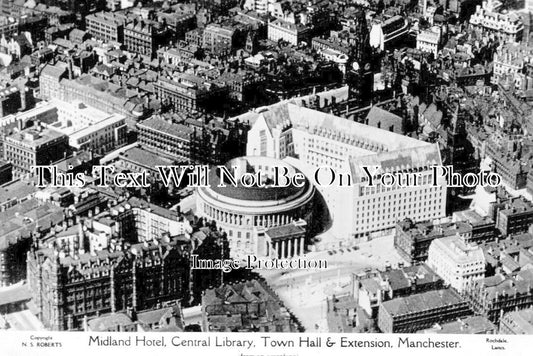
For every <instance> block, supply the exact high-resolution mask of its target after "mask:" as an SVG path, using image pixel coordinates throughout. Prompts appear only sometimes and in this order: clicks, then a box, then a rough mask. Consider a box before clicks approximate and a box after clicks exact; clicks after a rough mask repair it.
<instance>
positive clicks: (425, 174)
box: [238, 99, 446, 240]
mask: <svg viewBox="0 0 533 356" xmlns="http://www.w3.org/2000/svg"><path fill="white" fill-rule="evenodd" d="M297 101H298V99H295V100H292V101H285V102H281V103H278V104H274V105H272V106H269V107H264V108H259V109H256V110H255V111H254V112H250V113H247V114H243V115H241V117H240V118H239V117H238V118H239V119H244V120H248V121H249V122H250V123H251V124H252V128H251V130H250V131H249V133H248V144H247V155H248V156H266V157H271V158H276V159H281V160H284V161H285V162H286V163H289V164H290V165H292V166H294V167H295V168H296V169H298V170H299V171H301V172H303V173H304V174H305V175H306V176H307V177H308V179H309V180H310V181H314V179H313V177H314V175H315V172H316V171H317V169H318V168H320V167H331V168H332V169H333V170H335V172H338V173H342V174H344V176H345V177H350V180H351V182H350V184H349V185H347V184H344V185H345V186H342V187H339V186H338V185H335V184H333V185H331V186H318V185H317V186H316V188H317V191H318V192H319V193H320V194H321V195H322V197H323V199H324V201H325V203H326V205H327V209H328V211H329V219H330V221H331V229H330V230H329V231H330V232H331V233H332V234H333V235H334V236H336V237H337V238H339V239H346V240H348V239H353V238H358V239H368V238H373V237H378V236H380V235H384V234H387V233H389V232H390V231H391V229H392V228H394V226H395V224H396V222H398V221H400V220H402V219H404V218H407V217H409V218H411V219H412V220H414V221H423V220H435V219H439V218H442V217H444V216H445V206H446V182H445V180H444V179H443V178H440V177H439V178H438V184H437V186H435V187H434V186H432V185H431V179H432V171H431V167H432V166H434V165H441V164H442V160H441V157H440V151H439V149H438V146H437V145H436V144H431V143H427V142H423V141H419V140H416V139H413V138H410V137H407V136H403V135H399V134H396V133H393V132H390V131H387V130H383V129H379V128H376V127H372V126H368V125H363V124H360V123H357V122H353V121H350V120H347V119H344V118H340V117H336V116H334V115H331V114H327V113H323V112H319V111H316V110H312V109H309V108H306V107H303V106H300V105H298V104H299V103H297ZM363 166H367V167H369V171H370V172H374V169H376V168H377V169H380V171H381V172H382V173H386V172H388V173H393V174H396V173H416V174H417V175H418V176H419V177H420V182H419V184H417V186H411V187H398V186H393V187H385V186H380V185H374V186H373V187H369V186H368V178H367V175H366V173H364V171H363V169H362V167H363ZM376 178H377V177H376Z"/></svg>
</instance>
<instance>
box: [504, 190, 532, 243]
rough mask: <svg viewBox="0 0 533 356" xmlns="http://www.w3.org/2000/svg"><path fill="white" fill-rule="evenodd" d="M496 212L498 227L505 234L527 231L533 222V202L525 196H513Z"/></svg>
mask: <svg viewBox="0 0 533 356" xmlns="http://www.w3.org/2000/svg"><path fill="white" fill-rule="evenodd" d="M496 213H497V215H496V228H497V229H498V230H500V232H501V234H502V235H504V236H507V235H514V234H520V233H523V232H527V231H528V229H529V227H530V226H531V224H532V223H533V204H532V203H531V202H530V201H528V200H526V199H525V198H524V197H516V198H511V199H510V200H509V201H508V202H506V203H505V204H504V205H503V206H501V207H498V208H497V212H496Z"/></svg>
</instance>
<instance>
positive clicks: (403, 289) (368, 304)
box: [352, 264, 443, 318]
mask: <svg viewBox="0 0 533 356" xmlns="http://www.w3.org/2000/svg"><path fill="white" fill-rule="evenodd" d="M352 284H353V292H352V294H353V296H354V298H355V300H356V301H357V304H358V305H359V307H360V308H361V309H362V310H364V311H365V312H366V314H367V315H368V316H370V317H371V318H376V317H377V315H378V311H379V307H380V305H381V304H382V303H384V302H386V301H388V300H391V299H393V298H402V297H407V296H410V295H413V294H417V293H424V292H428V291H430V290H437V289H442V287H443V281H442V279H441V278H440V277H439V276H438V275H437V274H436V273H435V272H434V271H433V270H432V269H431V268H429V267H428V265H426V264H419V265H415V266H409V267H402V268H397V269H391V268H387V269H386V270H385V271H372V272H368V273H358V274H353V275H352Z"/></svg>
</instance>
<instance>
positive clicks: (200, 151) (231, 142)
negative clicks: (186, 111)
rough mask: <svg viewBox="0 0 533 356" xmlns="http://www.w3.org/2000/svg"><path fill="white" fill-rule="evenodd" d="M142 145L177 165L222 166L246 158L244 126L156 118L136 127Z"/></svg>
mask: <svg viewBox="0 0 533 356" xmlns="http://www.w3.org/2000/svg"><path fill="white" fill-rule="evenodd" d="M137 128H138V130H139V142H140V143H141V145H143V146H144V147H146V148H148V149H150V150H153V151H155V152H157V153H160V154H163V155H165V156H166V157H169V158H171V159H172V160H174V161H178V162H186V163H194V164H223V163H225V162H226V161H227V160H229V159H231V158H233V157H236V156H240V155H242V154H244V151H245V148H244V145H243V136H244V135H245V134H246V130H245V128H247V127H245V125H244V126H243V125H241V124H239V123H222V122H215V121H211V122H210V123H208V124H204V123H202V122H200V121H194V120H186V121H185V123H176V122H172V121H171V118H167V119H165V118H164V117H159V116H153V117H151V118H149V119H147V120H144V121H142V122H140V123H139V124H137Z"/></svg>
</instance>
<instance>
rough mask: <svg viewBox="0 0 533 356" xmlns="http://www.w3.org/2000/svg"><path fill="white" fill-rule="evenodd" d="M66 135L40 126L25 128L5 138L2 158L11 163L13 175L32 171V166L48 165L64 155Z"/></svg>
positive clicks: (66, 150)
mask: <svg viewBox="0 0 533 356" xmlns="http://www.w3.org/2000/svg"><path fill="white" fill-rule="evenodd" d="M67 152H68V137H67V136H66V135H64V134H62V133H60V132H58V131H55V130H52V129H43V128H42V127H41V126H39V125H38V126H37V127H33V128H29V129H25V130H23V131H20V132H18V133H14V134H12V135H10V136H8V137H6V138H5V141H4V159H5V160H6V161H8V162H11V164H13V176H14V177H16V178H18V177H21V176H24V175H28V174H32V173H33V168H32V167H33V166H37V165H48V164H51V163H53V162H56V161H58V160H59V159H61V158H64V157H65V154H66V153H67Z"/></svg>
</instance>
